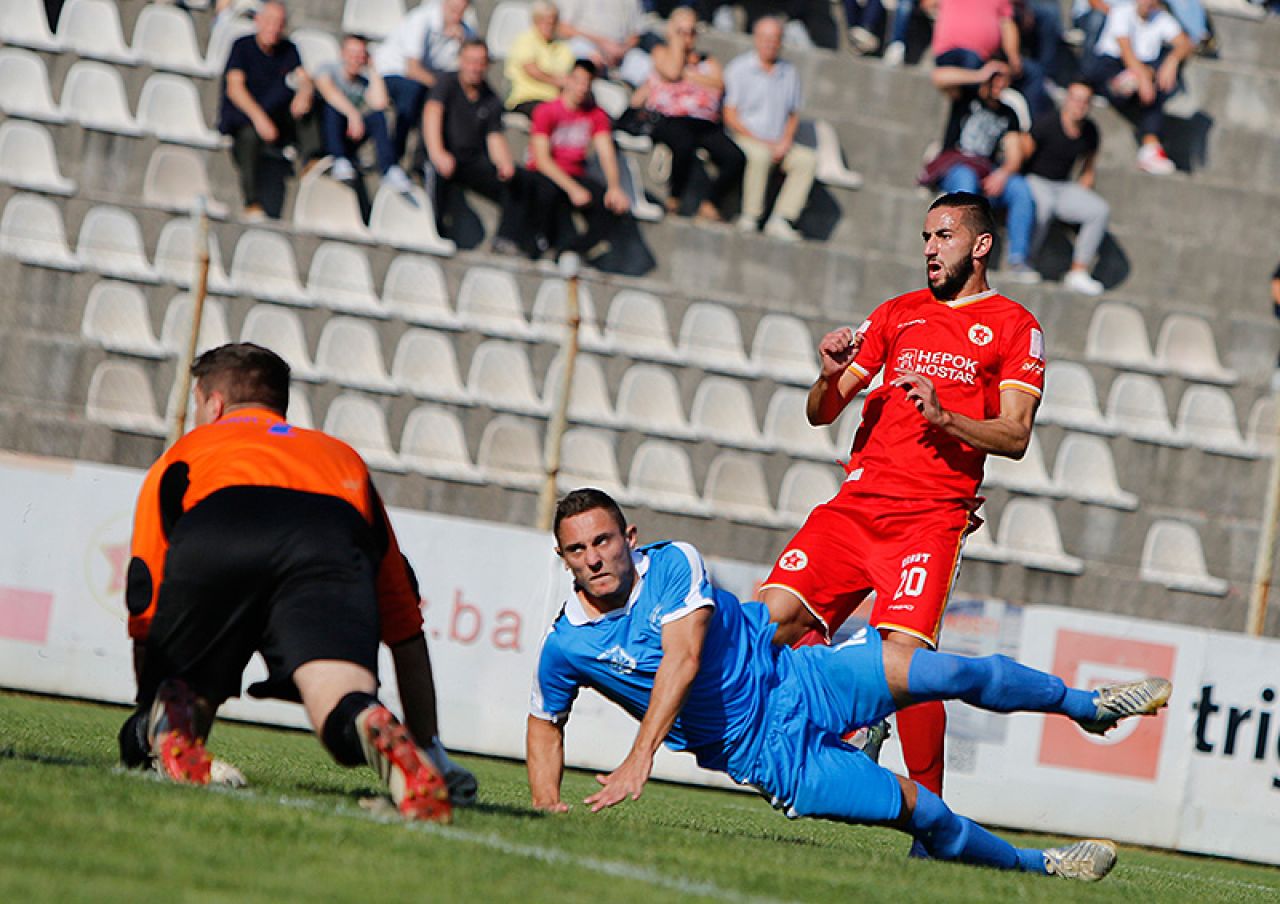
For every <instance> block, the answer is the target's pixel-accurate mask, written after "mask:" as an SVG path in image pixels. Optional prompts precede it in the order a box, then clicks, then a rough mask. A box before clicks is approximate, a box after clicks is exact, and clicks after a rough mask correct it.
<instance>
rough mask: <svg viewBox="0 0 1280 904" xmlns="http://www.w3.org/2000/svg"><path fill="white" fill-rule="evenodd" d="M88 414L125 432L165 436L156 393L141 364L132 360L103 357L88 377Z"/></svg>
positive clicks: (86, 412)
mask: <svg viewBox="0 0 1280 904" xmlns="http://www.w3.org/2000/svg"><path fill="white" fill-rule="evenodd" d="M85 416H86V417H88V419H89V420H90V421H92V422H94V423H95V424H105V425H106V426H108V427H111V428H112V429H113V430H121V431H124V432H125V433H141V434H143V435H144V436H164V434H165V425H164V419H163V418H162V417H160V415H159V414H158V413H157V408H156V395H155V392H154V391H153V390H152V388H151V381H150V380H148V379H147V375H146V372H145V371H143V369H142V367H141V366H140V365H138V364H136V363H134V362H132V361H103V362H102V363H101V364H99V365H98V366H97V367H95V368H94V369H93V376H91V377H90V378H89V397H88V400H87V401H86V402H85Z"/></svg>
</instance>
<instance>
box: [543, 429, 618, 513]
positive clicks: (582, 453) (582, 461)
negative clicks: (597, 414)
mask: <svg viewBox="0 0 1280 904" xmlns="http://www.w3.org/2000/svg"><path fill="white" fill-rule="evenodd" d="M558 483H559V487H560V490H561V491H562V492H568V491H570V490H576V489H580V488H582V487H594V488H595V489H597V490H603V491H604V492H606V493H608V494H609V495H610V496H612V497H613V498H614V499H617V500H618V501H620V502H627V501H630V496H629V494H628V493H627V490H626V487H624V486H623V485H622V478H621V476H619V472H618V459H617V456H616V455H615V453H614V440H613V438H612V437H611V436H610V435H609V434H608V433H605V432H604V431H601V430H592V429H591V428H590V427H574V428H573V429H572V430H566V431H565V434H564V440H563V442H562V443H561V446H560V472H559V475H558Z"/></svg>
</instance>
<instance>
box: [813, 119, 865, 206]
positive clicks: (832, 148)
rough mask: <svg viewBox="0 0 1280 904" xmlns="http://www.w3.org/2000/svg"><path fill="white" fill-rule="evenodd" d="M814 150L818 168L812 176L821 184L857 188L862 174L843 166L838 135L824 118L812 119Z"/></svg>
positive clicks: (842, 154) (860, 183)
mask: <svg viewBox="0 0 1280 904" xmlns="http://www.w3.org/2000/svg"><path fill="white" fill-rule="evenodd" d="M813 133H814V152H815V154H816V156H817V158H818V161H817V162H818V168H817V171H816V172H815V173H814V176H815V177H816V178H817V180H818V181H819V182H821V183H822V184H823V185H830V186H833V187H834V188H847V189H859V188H861V187H862V174H861V173H857V172H854V171H853V170H851V169H849V167H847V166H845V162H844V153H843V152H842V151H841V150H840V136H839V135H837V134H836V128H835V126H833V125H832V124H831V123H829V122H827V121H826V120H825V119H818V120H814V123H813Z"/></svg>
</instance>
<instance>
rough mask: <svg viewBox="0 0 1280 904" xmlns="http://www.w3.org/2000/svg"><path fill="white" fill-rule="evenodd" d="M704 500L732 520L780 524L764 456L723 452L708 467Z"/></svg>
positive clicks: (766, 524)
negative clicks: (768, 480) (770, 495)
mask: <svg viewBox="0 0 1280 904" xmlns="http://www.w3.org/2000/svg"><path fill="white" fill-rule="evenodd" d="M702 495H703V500H704V501H705V502H706V503H707V506H708V508H710V509H711V512H712V514H713V515H716V516H719V517H727V518H729V519H730V520H732V521H743V522H746V523H747V524H759V525H763V526H765V527H777V526H778V523H779V522H778V519H777V518H776V517H775V516H774V513H773V503H772V501H771V500H770V499H769V485H768V483H766V482H765V479H764V468H762V467H761V466H760V459H759V458H757V457H756V456H754V455H747V454H745V453H742V452H721V453H720V454H718V455H717V456H716V457H715V458H714V459H712V461H711V467H710V468H709V469H708V471H707V486H706V491H705V492H704V493H703V494H702Z"/></svg>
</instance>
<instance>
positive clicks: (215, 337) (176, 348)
mask: <svg viewBox="0 0 1280 904" xmlns="http://www.w3.org/2000/svg"><path fill="white" fill-rule="evenodd" d="M194 304H195V301H194V299H193V298H192V297H191V296H190V295H188V294H187V293H186V292H180V293H179V294H177V295H175V296H173V298H171V299H170V300H169V305H168V307H166V308H165V311H164V324H163V325H162V326H161V327H160V345H161V346H163V347H164V350H165V352H166V353H167V354H171V355H178V354H182V353H183V352H184V351H186V348H187V344H188V343H189V342H190V341H191V311H192V308H193V305H194ZM230 341H231V329H230V327H229V326H228V325H227V305H226V302H224V301H222V300H220V299H217V298H206V299H205V300H204V307H203V308H202V310H201V312H200V334H199V335H198V336H197V337H196V354H197V355H198V354H200V353H201V352H206V351H208V350H209V349H211V348H217V347H218V346H221V345H226V344H227V343H228V342H230Z"/></svg>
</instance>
